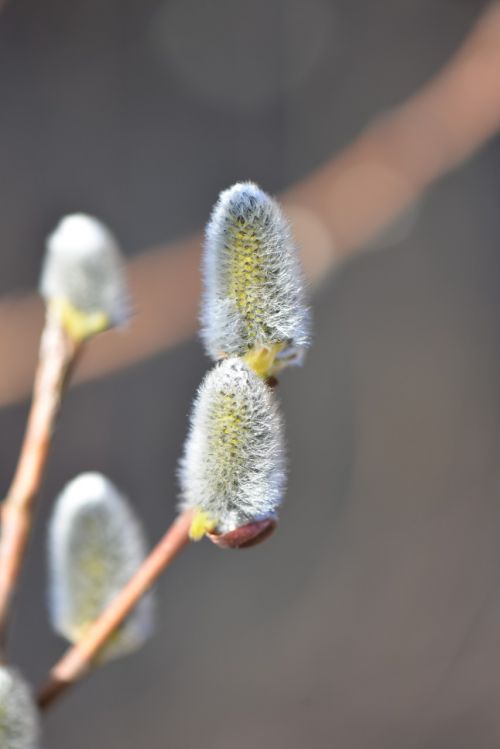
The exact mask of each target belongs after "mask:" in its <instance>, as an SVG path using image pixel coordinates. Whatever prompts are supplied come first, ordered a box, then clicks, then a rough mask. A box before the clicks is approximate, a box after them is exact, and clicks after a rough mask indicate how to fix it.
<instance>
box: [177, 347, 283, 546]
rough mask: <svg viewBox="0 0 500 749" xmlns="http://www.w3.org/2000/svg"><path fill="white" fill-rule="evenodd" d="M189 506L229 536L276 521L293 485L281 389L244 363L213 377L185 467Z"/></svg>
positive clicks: (198, 406) (228, 362)
mask: <svg viewBox="0 0 500 749" xmlns="http://www.w3.org/2000/svg"><path fill="white" fill-rule="evenodd" d="M179 477H180V483H181V491H182V494H181V509H183V510H185V509H194V510H196V511H197V512H201V513H203V515H204V517H206V518H207V519H208V520H212V521H214V524H215V528H214V530H215V532H217V533H227V532H229V531H232V530H235V529H236V528H239V527H241V526H242V525H246V524H247V523H251V522H254V521H257V520H263V519H267V518H274V517H276V513H277V510H278V508H279V505H280V503H281V500H282V498H283V492H284V487H285V457H284V441H283V433H282V423H281V418H280V414H279V411H278V408H277V404H276V401H275V397H274V394H273V392H272V391H271V390H270V389H269V388H268V387H267V385H266V384H265V383H264V382H263V381H262V380H261V379H260V378H259V377H258V376H257V375H256V374H255V373H254V372H253V371H252V370H251V369H250V368H249V367H248V366H247V365H246V364H245V363H244V362H243V361H241V360H240V359H237V358H229V359H225V360H223V361H222V362H221V363H220V364H218V365H216V366H215V367H214V369H213V370H211V371H210V372H209V373H208V375H207V376H206V377H205V380H204V381H203V383H202V384H201V386H200V389H199V392H198V395H197V398H196V400H195V403H194V406H193V412H192V416H191V428H190V432H189V435H188V438H187V440H186V444H185V448H184V455H183V457H182V459H181V462H180V467H179Z"/></svg>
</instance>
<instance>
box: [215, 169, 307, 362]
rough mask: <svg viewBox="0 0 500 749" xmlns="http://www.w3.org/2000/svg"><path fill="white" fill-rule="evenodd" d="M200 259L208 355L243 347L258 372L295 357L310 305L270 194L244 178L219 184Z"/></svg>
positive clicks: (229, 353)
mask: <svg viewBox="0 0 500 749" xmlns="http://www.w3.org/2000/svg"><path fill="white" fill-rule="evenodd" d="M203 266H204V279H205V289H204V296H203V302H202V309H201V323H202V329H201V335H202V338H203V341H204V344H205V348H206V350H207V352H208V354H209V356H211V357H212V358H213V359H220V358H221V357H224V356H233V355H236V356H244V355H249V357H250V358H249V360H248V361H249V364H250V365H251V366H252V367H253V368H254V369H255V371H257V372H258V374H261V375H263V376H270V375H272V374H274V373H276V372H277V371H279V370H280V369H282V368H283V367H284V366H286V365H287V364H291V363H294V362H296V361H297V360H299V359H300V358H301V352H302V351H303V349H304V348H305V346H306V345H307V344H308V341H309V311H308V309H307V307H306V305H305V302H304V288H303V279H302V273H301V269H300V264H299V260H298V255H297V250H296V247H295V244H294V241H293V238H292V235H291V231H290V228H289V226H288V223H287V221H286V219H285V217H284V216H283V214H282V212H281V210H280V207H279V206H278V204H277V203H276V201H274V200H273V199H272V198H270V197H269V195H267V194H266V193H265V192H263V191H262V190H261V189H260V188H259V187H257V185H254V184H253V183H251V182H243V183H238V184H236V185H234V186H233V187H231V188H229V189H228V190H225V191H224V192H222V193H221V195H220V197H219V200H218V202H217V204H216V205H215V207H214V210H213V212H212V216H211V218H210V221H209V223H208V225H207V229H206V240H205V248H204V259H203ZM254 357H257V359H258V362H257V366H255V367H254V365H253V359H254ZM268 360H269V361H268Z"/></svg>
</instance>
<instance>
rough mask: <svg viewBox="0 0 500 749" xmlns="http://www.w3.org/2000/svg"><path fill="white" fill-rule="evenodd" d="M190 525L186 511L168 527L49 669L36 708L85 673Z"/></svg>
mask: <svg viewBox="0 0 500 749" xmlns="http://www.w3.org/2000/svg"><path fill="white" fill-rule="evenodd" d="M191 521H192V512H191V511H187V512H184V513H183V514H182V515H180V516H179V517H178V518H177V519H176V520H175V521H174V522H173V523H172V525H171V526H170V528H169V529H168V531H167V532H166V533H165V535H164V536H163V538H162V539H161V541H159V543H158V544H157V545H156V546H155V548H154V549H153V551H152V552H151V553H150V554H149V556H148V557H147V559H146V560H145V561H144V562H143V564H142V565H141V567H140V568H139V570H138V571H137V572H136V573H135V575H134V576H133V577H132V578H131V579H130V581H129V582H128V583H127V585H126V586H125V587H124V588H123V589H122V590H121V592H120V593H118V595H117V596H116V598H115V599H114V600H113V601H112V603H111V604H110V605H109V606H108V608H107V609H106V610H105V611H104V612H103V613H102V614H101V616H100V617H99V618H98V619H97V620H96V621H95V622H94V624H92V626H91V627H90V628H89V630H88V631H87V633H86V634H85V635H84V636H83V637H82V639H81V640H80V641H79V642H77V643H76V644H75V645H73V646H72V647H71V648H69V650H68V651H67V652H66V654H65V655H64V656H63V657H62V658H61V660H60V661H59V662H58V663H57V664H56V665H55V666H54V668H52V670H51V671H50V674H49V678H48V680H47V682H46V684H45V685H44V686H43V687H42V689H41V691H40V693H39V696H38V704H39V706H40V708H42V709H46V708H48V707H49V706H50V705H52V703H53V702H54V701H55V700H56V699H57V698H58V697H60V696H61V694H62V693H63V692H65V691H66V690H67V689H68V688H69V687H71V686H72V685H73V684H75V682H77V681H78V680H79V679H80V678H81V677H82V676H84V675H85V674H86V673H87V672H88V671H89V669H90V667H91V666H92V663H93V662H94V661H95V658H96V656H97V655H98V653H99V651H100V650H101V648H102V647H103V646H104V645H105V644H106V642H107V640H108V638H109V637H110V636H111V635H112V634H113V632H114V631H115V630H116V629H117V628H118V627H119V626H120V624H121V623H122V622H123V621H124V619H125V618H126V617H127V616H128V614H130V612H131V611H132V609H133V608H134V607H135V606H136V605H137V603H138V602H139V600H140V599H141V598H142V596H143V595H144V594H145V593H146V592H147V591H148V590H149V588H150V587H151V586H152V585H153V583H154V582H155V580H157V578H158V577H159V576H160V575H161V573H162V572H163V571H164V570H165V569H166V568H167V567H168V565H169V564H170V562H172V560H173V559H174V558H175V557H176V556H177V554H178V553H179V552H180V551H181V550H182V549H183V548H184V546H186V544H187V543H188V541H189V528H190V525H191Z"/></svg>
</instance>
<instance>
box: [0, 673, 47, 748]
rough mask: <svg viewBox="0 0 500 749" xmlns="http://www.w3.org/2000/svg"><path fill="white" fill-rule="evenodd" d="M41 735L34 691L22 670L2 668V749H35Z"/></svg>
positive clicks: (0, 681) (0, 729)
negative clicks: (31, 689)
mask: <svg viewBox="0 0 500 749" xmlns="http://www.w3.org/2000/svg"><path fill="white" fill-rule="evenodd" d="M38 734H39V717H38V710H37V708H36V706H35V703H34V701H33V698H32V696H31V691H30V688H29V687H28V685H27V683H26V682H25V681H24V679H23V678H22V676H21V675H20V674H19V672H18V671H16V670H15V669H13V668H6V667H5V666H0V749H35V745H36V741H37V738H38Z"/></svg>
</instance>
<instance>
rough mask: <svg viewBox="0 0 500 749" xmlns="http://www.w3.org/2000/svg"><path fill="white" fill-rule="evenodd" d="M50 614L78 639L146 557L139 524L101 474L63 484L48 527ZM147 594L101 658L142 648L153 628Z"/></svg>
mask: <svg viewBox="0 0 500 749" xmlns="http://www.w3.org/2000/svg"><path fill="white" fill-rule="evenodd" d="M48 552H49V572H50V598H49V604H50V615H51V620H52V625H53V627H54V629H55V630H56V632H58V633H59V634H61V635H62V636H63V637H66V638H67V639H68V640H70V641H71V642H77V641H78V640H80V639H81V637H82V636H83V635H84V634H85V632H86V631H87V629H88V627H89V626H90V625H91V624H92V622H93V621H94V620H95V619H97V617H98V616H99V615H100V614H101V613H102V612H103V611H104V609H105V608H106V607H107V606H108V604H110V603H111V601H112V600H113V598H115V596H116V595H117V593H119V592H120V590H121V589H122V588H123V586H124V585H125V584H126V583H127V582H128V581H129V579H130V578H131V577H132V575H133V574H134V573H135V572H136V571H137V569H138V567H139V566H140V565H141V563H142V561H143V560H144V558H145V556H146V543H145V539H144V534H143V531H142V528H141V526H140V524H139V522H138V520H137V518H136V517H135V515H134V513H133V511H132V509H131V507H130V505H129V504H128V502H127V501H126V499H125V498H124V497H123V496H122V495H121V494H120V493H119V492H118V491H117V489H116V488H115V487H114V486H113V484H112V483H111V482H110V481H109V480H108V479H107V478H105V477H104V476H102V475H101V474H99V473H83V474H80V476H77V478H75V479H73V481H70V483H69V484H67V485H66V487H65V488H64V490H63V491H62V493H61V494H60V495H59V498H58V500H57V502H56V506H55V509H54V512H53V515H52V519H51V522H50V528H49V546H48ZM152 604H153V601H152V597H151V593H147V594H146V595H145V596H144V598H143V599H142V600H141V601H140V602H139V603H138V605H137V606H136V608H135V609H134V611H133V612H132V613H131V614H130V615H129V617H128V618H127V619H126V621H125V622H124V624H123V625H122V626H121V628H120V629H119V630H117V632H116V633H115V634H114V635H113V637H112V638H111V640H110V641H109V643H108V644H107V645H106V647H105V648H104V649H103V652H102V653H101V656H100V659H101V660H108V659H109V658H113V657H117V656H121V655H125V654H127V653H129V652H132V651H133V650H136V649H137V648H138V647H140V646H141V645H142V644H143V642H144V641H145V640H146V639H147V638H148V636H149V634H150V632H151V629H152Z"/></svg>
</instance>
